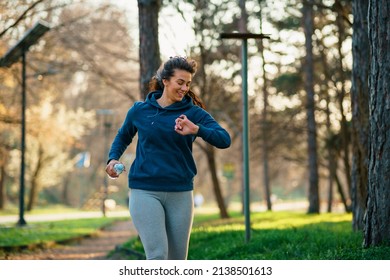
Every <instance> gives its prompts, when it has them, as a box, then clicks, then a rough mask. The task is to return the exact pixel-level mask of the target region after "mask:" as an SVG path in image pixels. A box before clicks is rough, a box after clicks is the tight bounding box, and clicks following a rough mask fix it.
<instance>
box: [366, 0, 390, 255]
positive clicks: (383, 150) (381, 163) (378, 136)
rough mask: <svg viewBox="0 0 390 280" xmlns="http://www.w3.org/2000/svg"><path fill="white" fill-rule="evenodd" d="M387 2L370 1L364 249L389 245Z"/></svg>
mask: <svg viewBox="0 0 390 280" xmlns="http://www.w3.org/2000/svg"><path fill="white" fill-rule="evenodd" d="M389 12H390V2H389V1H388V0H370V3H369V10H368V26H369V42H370V46H371V69H370V71H371V72H370V77H369V79H370V80H369V90H370V106H369V112H370V141H371V142H370V153H369V159H370V161H369V167H368V189H367V190H368V200H367V212H366V215H365V219H364V226H365V229H364V246H365V247H371V246H377V245H381V244H390V222H389V221H390V176H389V174H390V128H389V124H390V90H389V89H390V71H389V69H390V42H389V37H390V17H389Z"/></svg>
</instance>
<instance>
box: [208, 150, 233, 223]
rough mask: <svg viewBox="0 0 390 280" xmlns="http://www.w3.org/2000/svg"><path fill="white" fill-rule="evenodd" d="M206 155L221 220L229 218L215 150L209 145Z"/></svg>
mask: <svg viewBox="0 0 390 280" xmlns="http://www.w3.org/2000/svg"><path fill="white" fill-rule="evenodd" d="M206 155H207V162H208V164H209V170H210V174H211V181H212V183H213V189H214V194H215V198H216V200H217V204H218V208H219V213H220V217H221V218H229V214H228V212H227V209H226V206H225V202H224V199H223V195H222V192H221V187H220V185H219V180H218V176H217V163H216V160H215V148H214V147H213V146H211V145H209V144H207V147H206Z"/></svg>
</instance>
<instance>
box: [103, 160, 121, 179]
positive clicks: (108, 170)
mask: <svg viewBox="0 0 390 280" xmlns="http://www.w3.org/2000/svg"><path fill="white" fill-rule="evenodd" d="M117 163H121V162H120V161H118V160H116V159H112V160H110V162H109V163H108V164H107V166H106V173H107V175H108V176H110V177H111V178H118V177H119V175H118V174H117V173H116V171H115V169H114V165H115V164H117Z"/></svg>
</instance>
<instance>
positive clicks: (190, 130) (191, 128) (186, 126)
mask: <svg viewBox="0 0 390 280" xmlns="http://www.w3.org/2000/svg"><path fill="white" fill-rule="evenodd" d="M175 131H176V132H177V133H179V134H180V135H190V134H194V135H196V134H198V131H199V126H197V125H196V124H194V123H193V122H192V121H190V120H189V119H188V118H187V116H186V115H181V116H179V117H178V118H177V119H176V120H175Z"/></svg>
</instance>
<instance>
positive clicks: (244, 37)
mask: <svg viewBox="0 0 390 280" xmlns="http://www.w3.org/2000/svg"><path fill="white" fill-rule="evenodd" d="M220 37H221V39H241V41H242V47H241V49H242V57H241V60H242V61H241V64H242V74H241V75H242V101H243V102H242V105H243V108H242V121H243V131H242V153H243V169H242V174H243V185H244V214H245V241H246V242H249V241H250V237H251V235H250V201H249V199H250V195H249V192H250V190H249V130H248V39H264V38H269V36H268V35H264V34H252V33H222V34H221V35H220Z"/></svg>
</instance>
